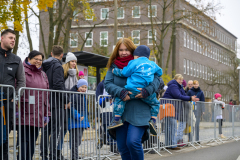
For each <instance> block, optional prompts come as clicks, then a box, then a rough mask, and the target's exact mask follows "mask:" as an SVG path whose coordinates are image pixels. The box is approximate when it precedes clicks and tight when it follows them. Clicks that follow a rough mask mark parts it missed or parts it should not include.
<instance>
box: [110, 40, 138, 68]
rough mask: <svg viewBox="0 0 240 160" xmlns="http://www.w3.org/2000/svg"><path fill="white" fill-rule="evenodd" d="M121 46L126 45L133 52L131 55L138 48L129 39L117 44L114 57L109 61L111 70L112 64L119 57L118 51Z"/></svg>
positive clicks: (113, 53)
mask: <svg viewBox="0 0 240 160" xmlns="http://www.w3.org/2000/svg"><path fill="white" fill-rule="evenodd" d="M121 44H124V45H125V46H126V47H127V49H128V50H129V51H130V52H131V54H133V51H134V50H135V49H136V46H135V44H134V43H133V42H132V40H131V39H129V38H121V39H120V40H119V41H118V42H117V44H116V46H115V48H114V50H113V52H112V55H111V57H110V58H109V60H108V64H107V68H110V67H111V65H112V63H113V62H114V61H115V59H116V58H117V57H119V53H118V50H119V47H120V45H121Z"/></svg>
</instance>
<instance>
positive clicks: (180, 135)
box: [177, 122, 186, 142]
mask: <svg viewBox="0 0 240 160" xmlns="http://www.w3.org/2000/svg"><path fill="white" fill-rule="evenodd" d="M185 128H186V122H179V125H178V130H177V142H178V141H179V140H181V139H183V131H184V129H185Z"/></svg>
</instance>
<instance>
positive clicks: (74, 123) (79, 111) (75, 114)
mask: <svg viewBox="0 0 240 160" xmlns="http://www.w3.org/2000/svg"><path fill="white" fill-rule="evenodd" d="M71 91H72V92H76V93H79V92H78V88H77V85H75V86H73V87H72V89H71ZM71 102H72V103H71V109H68V111H69V116H68V117H69V118H68V129H69V130H70V129H73V128H89V127H90V124H89V121H88V102H87V99H86V95H85V94H74V93H73V94H72V95H71ZM81 117H84V119H83V120H82V121H80V119H81Z"/></svg>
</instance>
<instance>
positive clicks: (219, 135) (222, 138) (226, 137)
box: [218, 134, 227, 139]
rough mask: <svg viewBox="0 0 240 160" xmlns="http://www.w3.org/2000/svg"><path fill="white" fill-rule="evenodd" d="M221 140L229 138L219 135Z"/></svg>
mask: <svg viewBox="0 0 240 160" xmlns="http://www.w3.org/2000/svg"><path fill="white" fill-rule="evenodd" d="M218 137H219V138H222V139H226V138H227V137H225V136H224V135H223V134H222V135H218Z"/></svg>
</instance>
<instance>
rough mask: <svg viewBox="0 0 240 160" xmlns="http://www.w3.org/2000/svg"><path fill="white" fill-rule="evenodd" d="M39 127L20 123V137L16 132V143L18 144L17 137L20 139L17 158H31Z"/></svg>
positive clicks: (29, 159)
mask: <svg viewBox="0 0 240 160" xmlns="http://www.w3.org/2000/svg"><path fill="white" fill-rule="evenodd" d="M39 129H40V128H39V127H34V126H27V125H26V126H24V125H21V138H20V135H19V133H18V138H17V143H18V144H17V145H20V143H19V139H20V141H21V146H20V152H21V158H19V156H20V153H18V156H17V159H18V160H19V159H22V160H25V159H26V160H31V159H32V157H33V154H34V151H35V145H36V140H37V138H38V134H39Z"/></svg>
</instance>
